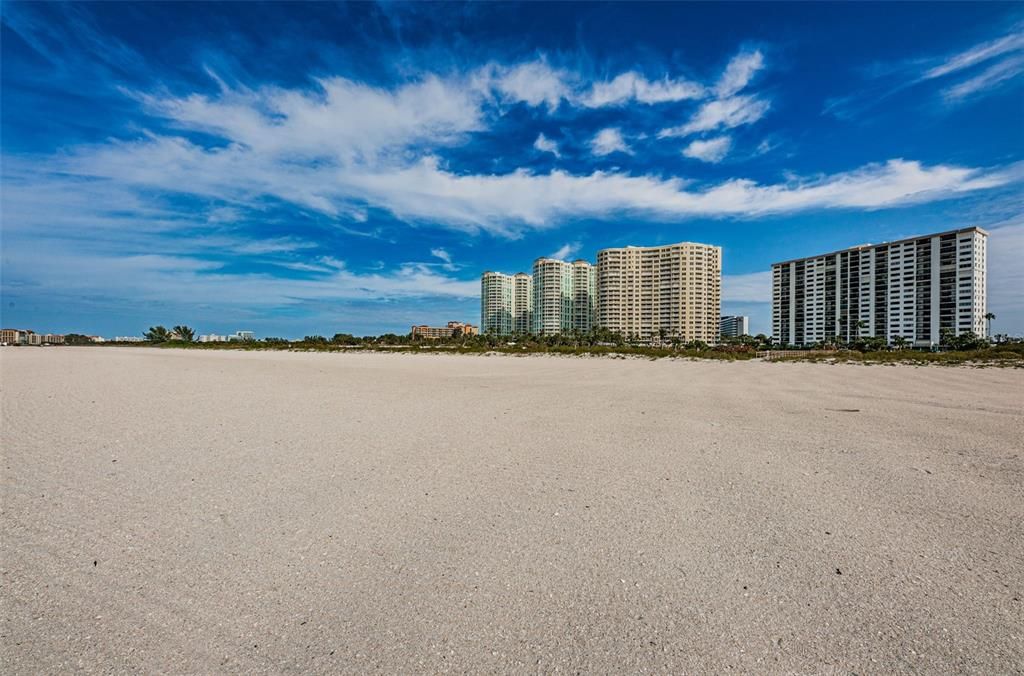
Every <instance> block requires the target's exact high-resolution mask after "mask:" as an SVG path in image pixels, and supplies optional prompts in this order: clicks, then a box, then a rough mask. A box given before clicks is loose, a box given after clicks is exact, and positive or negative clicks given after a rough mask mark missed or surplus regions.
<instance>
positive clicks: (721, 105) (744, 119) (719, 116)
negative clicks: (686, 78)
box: [658, 96, 771, 138]
mask: <svg viewBox="0 0 1024 676" xmlns="http://www.w3.org/2000/svg"><path fill="white" fill-rule="evenodd" d="M770 106H771V104H770V103H769V102H768V101H765V100H764V99H759V98H757V97H754V96H733V97H731V98H728V99H720V100H715V101H709V102H707V103H705V104H704V105H702V106H701V107H700V109H699V110H698V111H697V112H696V113H694V115H693V117H691V118H690V121H689V122H687V123H686V124H684V125H681V126H679V127H669V128H666V129H662V130H661V131H660V132H658V138H671V137H675V136H688V135H690V134H693V133H696V132H700V131H711V130H713V129H718V128H720V127H724V128H726V129H732V128H734V127H739V126H741V125H745V124H751V123H753V122H757V121H758V120H760V119H761V118H762V117H764V114H765V113H766V112H768V108H769V107H770Z"/></svg>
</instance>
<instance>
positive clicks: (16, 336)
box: [0, 329, 31, 345]
mask: <svg viewBox="0 0 1024 676" xmlns="http://www.w3.org/2000/svg"><path fill="white" fill-rule="evenodd" d="M29 333H31V331H25V330H24V329H0V345H22V344H24V343H25V336H27V335H28V334H29Z"/></svg>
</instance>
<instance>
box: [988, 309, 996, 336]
mask: <svg viewBox="0 0 1024 676" xmlns="http://www.w3.org/2000/svg"><path fill="white" fill-rule="evenodd" d="M995 318H996V316H995V315H994V314H993V313H991V312H986V313H985V321H986V322H988V330H987V331H986V332H985V333H987V334H988V335H989V336H991V335H992V320H993V319H995Z"/></svg>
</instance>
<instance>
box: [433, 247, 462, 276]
mask: <svg viewBox="0 0 1024 676" xmlns="http://www.w3.org/2000/svg"><path fill="white" fill-rule="evenodd" d="M430 255H431V256H433V257H434V258H440V259H441V260H442V261H443V264H442V265H441V267H442V268H444V269H445V270H448V271H449V272H452V271H455V270H457V269H458V266H457V265H455V263H454V262H453V261H452V255H451V254H450V253H448V251H447V250H446V249H442V248H440V247H438V248H436V249H431V250H430Z"/></svg>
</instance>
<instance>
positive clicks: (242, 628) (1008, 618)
mask: <svg viewBox="0 0 1024 676" xmlns="http://www.w3.org/2000/svg"><path fill="white" fill-rule="evenodd" d="M0 375H2V388H3V392H2V395H3V420H2V423H3V430H2V432H3V439H2V441H3V477H2V486H3V513H2V566H0V567H2V571H0V572H2V577H0V585H2V589H0V593H2V601H3V607H2V610H3V613H2V615H3V616H2V621H3V624H2V631H0V634H2V638H0V641H2V643H0V664H2V665H3V666H2V669H3V671H4V672H6V673H19V674H35V673H53V672H67V671H87V672H98V671H103V672H134V673H156V672H175V673H184V672H192V673H209V672H225V671H226V672H247V673H248V672H283V671H291V672H300V671H301V672H310V671H312V672H325V671H345V672H351V673H366V672H385V673H412V672H448V671H451V672H470V673H486V672H491V673H493V672H536V673H552V672H555V671H564V672H576V671H582V672H590V673H627V672H641V671H647V672H657V673H668V672H675V673H680V672H683V671H689V672H697V673H721V672H725V671H729V670H732V671H739V672H754V673H764V672H787V671H799V672H826V673H847V672H856V673H886V672H892V671H922V672H933V673H939V672H943V673H948V672H974V673H980V674H992V673H1010V672H1014V671H1017V672H1019V671H1021V670H1024V601H1022V599H1024V450H1022V434H1024V412H1022V410H1024V371H1022V370H1015V369H984V370H978V369H969V368H943V367H929V368H911V367H885V366H869V367H865V366H828V365H814V364H766V363H733V364H729V363H713V362H669V361H657V362H650V361H638V360H629V361H616V360H608V359H550V358H549V359H544V358H505V357H490V358H481V357H457V356H426V355H422V356H415V355H371V354H349V355H340V354H290V353H281V352H272V353H243V352H212V351H211V352H205V351H202V352H201V351H178V350H154V349H113V348H49V349H47V348H42V349H39V348H36V349H32V348H5V349H3V350H2V351H0ZM842 409H858V411H857V412H848V411H843V410H842Z"/></svg>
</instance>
